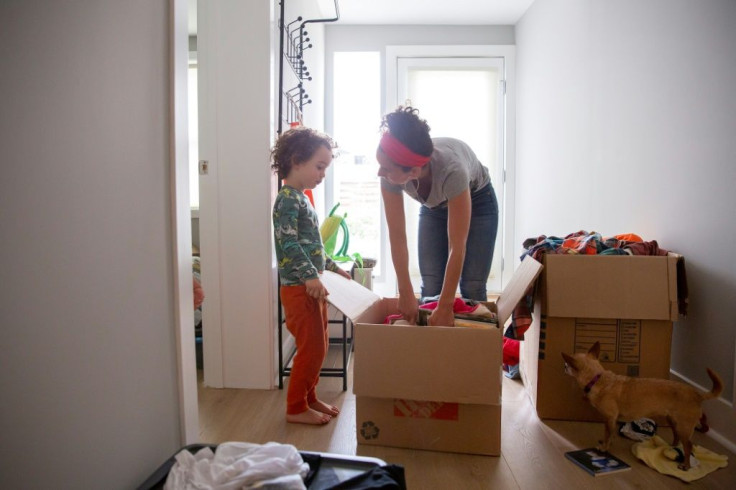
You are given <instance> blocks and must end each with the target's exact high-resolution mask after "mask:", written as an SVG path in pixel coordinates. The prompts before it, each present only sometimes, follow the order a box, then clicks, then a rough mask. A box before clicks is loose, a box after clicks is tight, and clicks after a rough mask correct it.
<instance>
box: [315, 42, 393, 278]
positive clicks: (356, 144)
mask: <svg viewBox="0 0 736 490" xmlns="http://www.w3.org/2000/svg"><path fill="white" fill-rule="evenodd" d="M380 73H381V67H380V55H379V53H378V52H337V53H335V57H334V90H333V107H334V112H333V128H334V129H333V131H332V136H333V137H334V139H335V141H336V142H337V144H338V147H339V148H338V153H337V158H336V159H335V161H334V162H333V164H332V165H331V166H330V173H331V175H330V177H329V178H328V181H327V186H326V189H325V201H326V203H327V211H328V212H329V210H330V209H332V207H333V206H334V205H336V204H338V203H339V204H340V206H339V207H338V208H337V211H336V214H339V215H343V214H346V213H347V218H346V220H345V221H346V224H347V225H348V227H349V230H350V243H349V247H348V253H349V254H354V253H359V254H360V255H361V256H363V257H370V258H374V259H376V260H377V265H376V270H374V275H375V276H377V277H380V275H381V271H382V270H383V269H384V267H385V264H384V262H385V261H384V260H383V254H382V253H381V252H382V245H381V229H380V224H381V214H382V212H383V211H382V209H381V192H380V186H379V181H378V176H377V172H378V163H377V162H376V147H377V146H378V137H379V131H378V130H379V125H380V122H381V80H380Z"/></svg>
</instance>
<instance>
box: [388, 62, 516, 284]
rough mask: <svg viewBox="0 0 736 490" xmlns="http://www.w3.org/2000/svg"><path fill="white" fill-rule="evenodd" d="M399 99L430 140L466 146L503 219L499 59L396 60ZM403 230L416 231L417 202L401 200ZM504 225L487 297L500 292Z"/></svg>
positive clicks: (412, 259) (412, 264)
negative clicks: (414, 112) (484, 171)
mask: <svg viewBox="0 0 736 490" xmlns="http://www.w3.org/2000/svg"><path fill="white" fill-rule="evenodd" d="M397 67H398V71H397V75H398V79H397V95H398V100H399V101H405V100H408V101H410V102H411V105H412V106H414V107H416V108H418V109H419V115H420V117H422V118H423V119H426V120H427V122H428V123H429V125H430V127H431V136H432V137H433V138H437V137H440V136H450V137H453V138H458V139H461V140H463V141H465V142H466V143H468V144H469V145H470V147H471V148H472V149H473V151H474V152H475V154H476V155H477V156H478V159H479V160H480V161H481V163H483V165H485V166H486V167H487V168H488V170H489V173H490V176H491V182H492V184H493V187H494V190H495V192H496V196H497V198H498V201H499V213H500V216H503V197H504V196H503V192H504V185H503V168H504V165H503V162H504V158H503V145H502V144H500V143H499V142H502V141H503V128H504V124H503V85H502V83H501V80H503V72H504V70H503V59H502V58H496V57H433V58H429V57H406V58H403V57H402V58H398V65H397ZM404 207H405V209H406V223H407V230H416V229H417V227H418V215H419V203H417V202H416V201H414V200H413V199H411V198H409V197H408V196H406V195H405V196H404ZM503 237H504V230H503V223H502V222H500V223H499V229H498V236H497V239H496V245H495V249H494V257H493V264H492V267H491V273H490V275H489V277H488V283H487V289H488V291H489V292H499V291H501V289H503V288H502V287H501V265H502V260H501V257H502V256H503ZM416 238H417V237H416V233H407V245H408V247H409V275H410V276H411V279H412V283H413V284H414V289H415V290H416V291H419V289H420V286H421V276H420V274H419V261H418V258H417V254H416V253H412V251H415V250H417V240H416Z"/></svg>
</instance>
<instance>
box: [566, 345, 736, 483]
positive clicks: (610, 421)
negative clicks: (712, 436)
mask: <svg viewBox="0 0 736 490" xmlns="http://www.w3.org/2000/svg"><path fill="white" fill-rule="evenodd" d="M600 351H601V345H600V343H599V342H596V343H595V344H593V347H591V348H590V350H589V351H588V353H587V354H582V353H579V354H574V355H568V354H565V353H563V354H562V357H563V358H564V359H565V372H566V373H567V374H569V375H570V376H573V377H574V378H575V379H576V380H577V383H578V385H579V386H580V387H581V388H583V391H585V394H586V396H587V398H588V401H589V402H590V404H591V405H593V406H594V407H595V408H596V409H597V410H598V411H599V412H600V413H601V414H602V415H603V416H604V417H605V418H606V423H605V431H604V437H603V441H601V444H600V445H599V446H598V449H599V450H601V451H608V447H609V445H610V443H611V434H612V433H613V432H614V431H615V430H616V422H617V421H618V420H621V421H624V422H629V421H632V420H637V419H640V418H642V417H666V418H667V420H668V421H669V423H670V426H671V427H672V434H673V436H674V437H673V438H674V442H673V443H672V445H673V446H677V444H678V443H679V442H680V441H682V447H683V454H684V458H683V462H682V463H680V464H679V465H678V467H679V468H680V469H682V470H688V469H689V468H690V453H691V451H692V442H691V440H690V438H691V437H692V435H693V430H694V429H695V427H696V426H697V425H698V422H699V421H700V420H701V417H704V415H703V411H702V408H701V404H702V402H703V401H704V400H709V399H711V398H715V397H717V396H718V395H720V394H721V391H722V390H723V383H722V382H721V378H720V377H719V376H718V375H717V374H716V373H715V372H713V371H712V370H710V369H707V371H708V376H710V379H711V380H712V381H713V389H712V390H711V391H710V392H708V393H700V392H698V391H697V390H695V389H694V388H693V387H691V386H688V385H686V384H684V383H678V382H676V381H670V380H666V379H655V378H630V377H628V376H622V375H619V374H615V373H613V372H611V371H608V370H606V369H604V368H603V366H601V363H600V362H598V355H599V354H600Z"/></svg>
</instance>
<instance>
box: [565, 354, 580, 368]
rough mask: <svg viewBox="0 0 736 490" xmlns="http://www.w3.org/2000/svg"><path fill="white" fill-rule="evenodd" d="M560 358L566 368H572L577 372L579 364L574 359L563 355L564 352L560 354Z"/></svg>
mask: <svg viewBox="0 0 736 490" xmlns="http://www.w3.org/2000/svg"><path fill="white" fill-rule="evenodd" d="M562 358H563V359H564V360H565V362H566V363H567V365H568V366H570V367H571V368H573V369H574V370H576V371H578V370H579V363H578V360H577V359H575V358H574V357H572V356H571V355H569V354H565V353H564V352H563V353H562Z"/></svg>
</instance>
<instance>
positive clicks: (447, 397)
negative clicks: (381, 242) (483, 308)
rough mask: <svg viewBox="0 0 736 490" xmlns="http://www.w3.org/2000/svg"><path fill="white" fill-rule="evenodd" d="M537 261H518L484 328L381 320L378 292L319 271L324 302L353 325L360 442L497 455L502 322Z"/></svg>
mask: <svg viewBox="0 0 736 490" xmlns="http://www.w3.org/2000/svg"><path fill="white" fill-rule="evenodd" d="M541 269H542V265H541V264H540V263H539V262H537V261H534V260H525V261H524V262H523V263H522V264H521V266H520V267H519V268H518V270H517V271H516V273H515V274H514V276H513V277H512V278H511V281H510V282H509V284H508V286H507V287H506V288H505V289H504V291H503V292H502V293H501V295H500V296H499V298H498V300H497V301H496V302H495V303H494V302H491V303H486V305H487V306H489V307H490V308H492V309H495V311H496V312H497V315H498V325H494V324H489V328H482V329H481V328H461V327H419V326H414V325H411V326H403V325H402V326H399V325H387V324H385V323H384V321H385V319H386V317H387V316H388V315H390V314H395V313H397V312H398V300H397V299H396V298H381V297H379V296H378V295H377V294H375V293H374V292H373V291H370V290H368V289H366V288H364V287H362V286H360V285H359V284H358V283H356V282H354V281H350V280H348V279H345V278H343V277H341V276H339V275H338V274H334V273H331V272H329V271H325V272H324V274H323V275H322V278H321V279H322V282H323V283H324V285H325V287H326V288H327V290H328V291H329V293H330V294H329V295H328V296H327V300H328V301H329V302H330V303H331V304H332V305H333V306H335V307H336V308H337V309H339V310H340V311H342V312H343V313H344V314H345V315H346V316H347V317H348V318H350V319H351V320H352V321H353V323H354V325H355V353H354V357H353V359H354V366H353V391H354V392H355V395H356V433H357V439H358V442H359V443H361V444H373V445H381V446H396V447H408V448H416V449H428V450H435V451H449V452H461V453H473V454H485V455H493V456H497V455H499V454H500V452H501V381H502V372H501V369H502V368H501V362H502V344H503V343H502V340H503V339H502V336H503V325H504V324H505V323H506V320H507V319H508V318H509V317H510V316H511V312H512V311H513V309H514V307H515V306H516V304H517V303H518V302H519V300H520V299H521V298H522V297H523V295H524V293H525V291H526V290H527V288H528V286H529V285H530V284H532V283H533V282H534V280H535V279H536V277H537V276H538V275H539V273H540V272H541Z"/></svg>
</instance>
